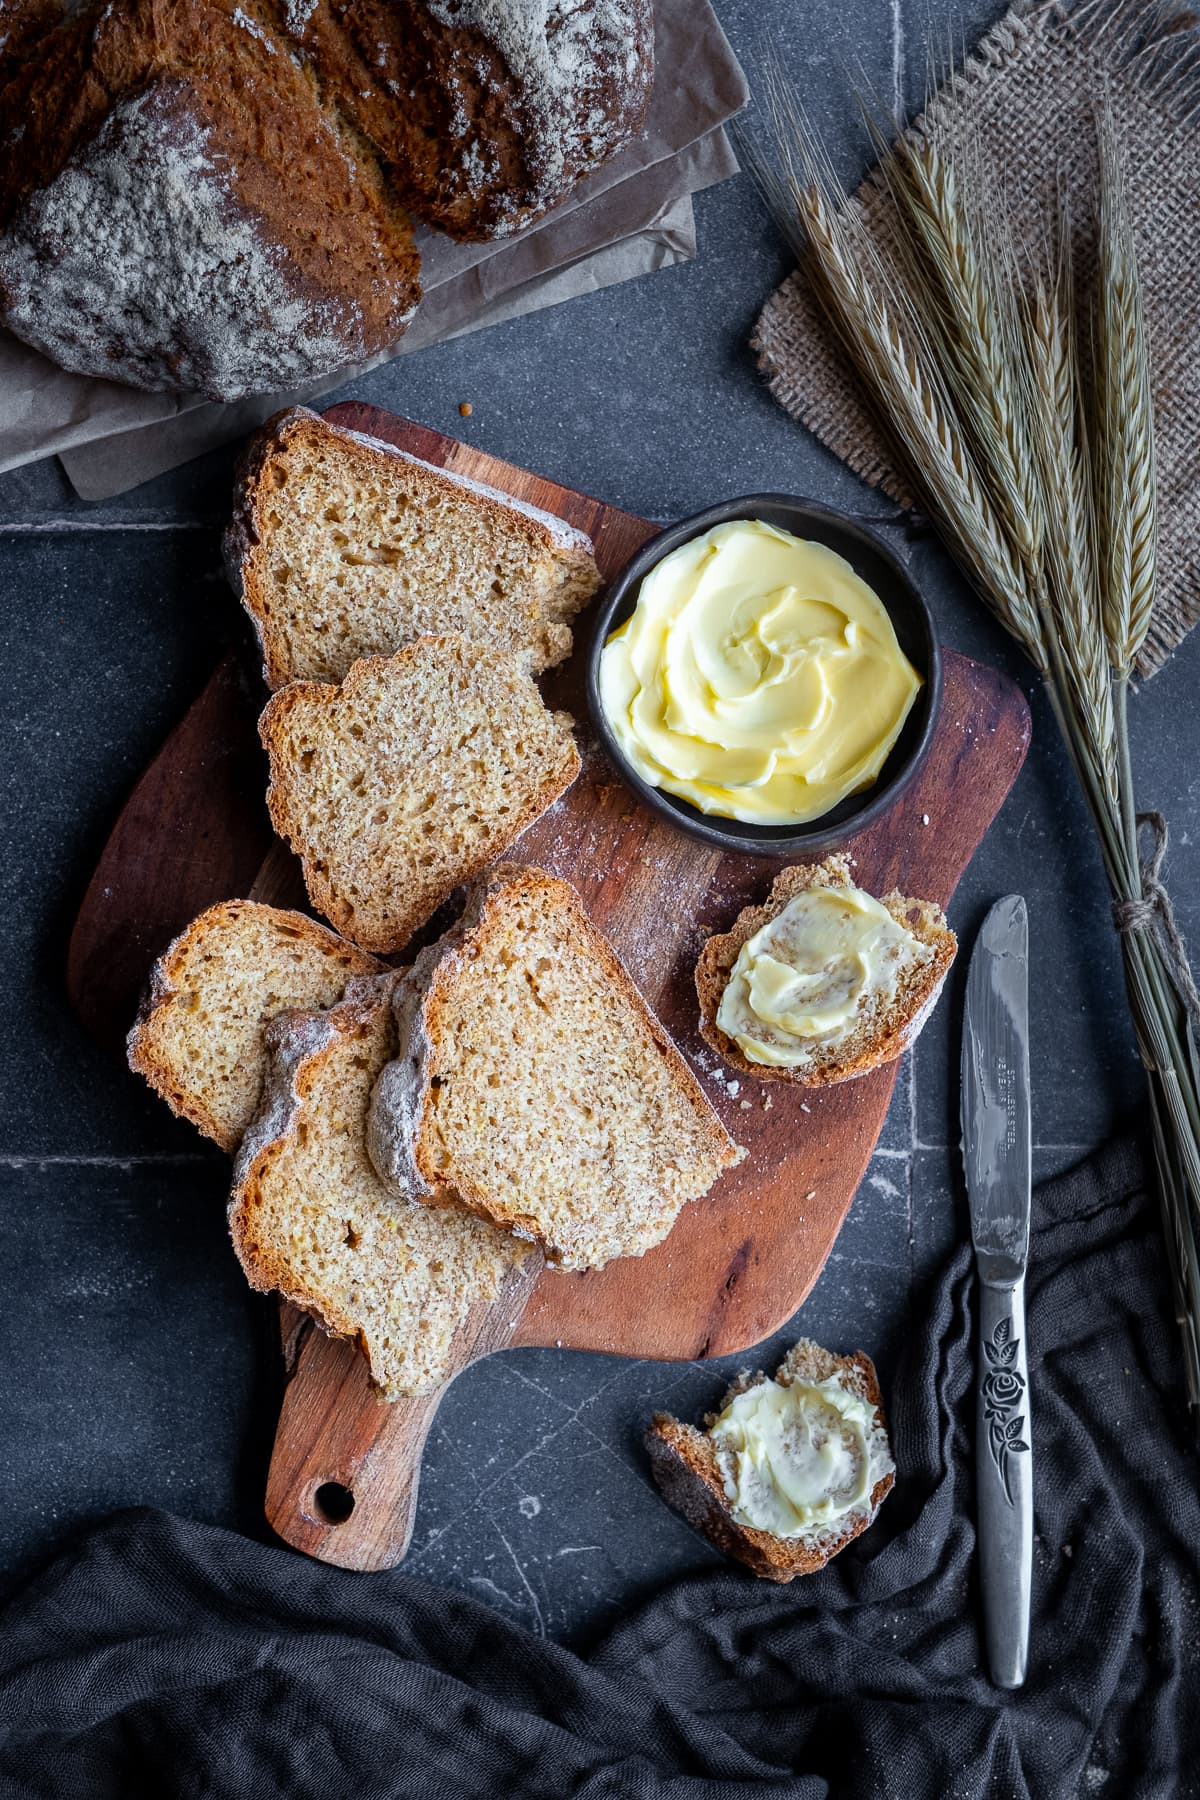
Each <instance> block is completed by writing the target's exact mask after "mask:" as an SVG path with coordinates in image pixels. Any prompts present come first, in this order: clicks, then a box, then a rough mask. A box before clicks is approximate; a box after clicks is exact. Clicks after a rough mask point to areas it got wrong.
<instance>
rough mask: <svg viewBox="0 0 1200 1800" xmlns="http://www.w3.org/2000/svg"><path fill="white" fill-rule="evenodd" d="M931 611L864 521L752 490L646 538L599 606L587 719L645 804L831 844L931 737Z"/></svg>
mask: <svg viewBox="0 0 1200 1800" xmlns="http://www.w3.org/2000/svg"><path fill="white" fill-rule="evenodd" d="M940 696H941V657H940V653H939V650H938V645H937V640H936V636H935V633H934V630H933V622H932V619H931V617H930V615H929V611H928V608H927V607H926V605H925V602H924V600H923V599H922V597H921V595H920V594H919V592H918V590H917V589H916V587H915V585H914V584H913V582H912V580H911V578H910V576H909V575H908V573H907V571H906V570H905V568H904V566H903V564H902V563H901V562H900V561H899V559H898V558H896V557H895V556H894V555H893V554H892V552H891V551H890V550H889V549H888V548H887V546H886V545H884V544H883V543H882V542H881V541H880V540H879V539H878V538H876V537H875V535H874V534H873V533H871V532H869V531H867V530H866V529H865V528H864V527H862V526H861V525H859V524H858V523H857V522H856V521H854V520H850V519H846V518H843V517H841V516H840V515H838V514H836V513H834V512H831V511H830V510H829V509H828V508H825V507H821V506H818V505H816V504H815V503H814V502H811V501H806V500H799V499H792V498H790V497H788V496H786V495H771V494H767V495H754V496H750V497H748V498H746V499H742V500H734V501H730V502H727V503H726V504H724V505H722V506H718V507H714V508H712V509H711V510H710V511H708V512H705V513H702V514H700V515H698V516H697V517H695V518H692V519H688V520H684V521H683V522H682V523H681V524H679V525H676V526H673V527H672V528H671V529H670V530H668V531H666V532H663V533H662V535H661V536H659V537H657V538H655V539H653V540H652V541H651V542H650V543H649V544H647V545H645V546H644V547H643V549H642V550H641V551H639V552H638V554H637V555H636V556H635V557H634V558H633V560H632V561H631V562H630V564H629V565H628V567H627V568H626V569H625V571H624V572H623V573H622V575H621V576H620V577H619V578H618V580H617V581H616V583H615V584H614V585H613V587H612V588H611V589H610V590H609V594H608V596H607V599H606V601H605V603H604V604H603V606H602V608H601V614H600V618H599V621H598V624H597V630H596V637H595V641H594V643H593V647H592V660H591V666H590V698H591V705H592V712H593V716H594V718H595V722H596V726H597V729H598V731H599V732H600V735H601V738H602V740H603V741H604V743H605V745H606V747H607V748H608V750H609V753H610V754H611V755H612V757H613V759H614V761H615V762H616V763H617V766H618V768H619V769H620V770H621V772H622V773H623V775H624V776H625V778H626V779H627V780H628V781H629V782H630V783H631V784H632V785H633V787H634V788H635V789H636V790H637V791H638V792H639V793H640V794H641V796H642V798H643V799H645V800H646V801H647V802H648V804H650V805H651V806H653V807H654V808H655V809H656V810H658V811H659V812H662V813H665V814H666V815H667V816H668V817H670V818H671V819H672V820H673V821H674V822H675V823H676V824H678V825H680V826H682V827H683V828H684V829H685V830H688V831H690V832H692V833H693V834H694V835H696V836H698V837H701V838H703V839H705V840H706V841H708V842H710V843H715V844H719V845H721V846H722V847H723V848H728V849H743V850H745V849H749V850H751V851H754V852H756V853H758V854H778V855H789V854H791V853H793V852H795V851H798V850H804V851H808V852H812V851H818V850H821V849H823V848H828V847H829V846H830V845H832V844H834V843H836V842H839V841H841V840H842V839H844V838H845V837H846V836H847V835H848V834H849V833H850V832H851V831H855V830H858V829H861V827H862V826H864V825H866V824H868V823H870V821H871V819H873V818H875V817H877V816H879V814H880V813H881V812H882V811H884V810H885V809H886V808H887V807H888V806H890V805H891V804H892V803H893V801H894V800H895V799H896V797H897V796H898V794H899V793H900V791H901V790H902V789H903V788H904V787H905V786H907V784H908V782H909V781H911V779H912V777H913V775H914V774H915V773H916V771H917V769H918V768H919V767H920V765H921V763H922V762H923V760H924V758H925V756H926V754H927V752H928V749H929V746H930V743H931V741H932V736H933V730H934V725H935V723H936V716H937V708H938V703H939V700H940Z"/></svg>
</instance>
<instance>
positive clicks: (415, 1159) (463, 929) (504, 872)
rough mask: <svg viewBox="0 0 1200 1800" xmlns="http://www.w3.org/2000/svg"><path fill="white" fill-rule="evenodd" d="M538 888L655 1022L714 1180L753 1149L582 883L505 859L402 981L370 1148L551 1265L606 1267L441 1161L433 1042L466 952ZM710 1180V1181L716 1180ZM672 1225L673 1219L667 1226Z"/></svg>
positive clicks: (426, 1195)
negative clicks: (718, 1107)
mask: <svg viewBox="0 0 1200 1800" xmlns="http://www.w3.org/2000/svg"><path fill="white" fill-rule="evenodd" d="M537 895H542V896H545V897H546V898H547V899H548V900H549V901H550V902H551V904H552V905H553V906H554V907H556V908H562V907H565V908H567V909H569V911H570V914H571V916H572V919H573V922H574V923H575V924H576V925H577V926H578V927H579V928H581V930H582V932H583V934H584V936H585V938H586V941H587V943H588V946H589V949H590V951H591V953H592V954H593V955H594V956H595V958H596V960H597V961H598V962H599V964H600V966H601V968H602V969H603V971H604V974H605V976H606V978H607V980H608V981H609V982H610V983H611V984H612V986H613V988H615V989H616V990H617V992H618V993H619V994H620V995H621V997H622V999H623V1000H624V1002H625V1003H626V1005H627V1006H628V1007H629V1008H630V1009H631V1010H632V1011H633V1012H634V1013H635V1014H636V1016H637V1017H638V1018H639V1019H640V1020H641V1021H642V1022H643V1024H644V1025H645V1026H646V1028H647V1029H648V1031H649V1034H650V1036H651V1039H652V1041H653V1044H654V1047H655V1049H656V1051H657V1052H658V1054H659V1055H660V1056H661V1057H662V1059H663V1061H664V1062H665V1063H666V1065H667V1068H668V1070H669V1072H670V1076H671V1078H672V1081H673V1083H674V1084H675V1086H676V1089H677V1091H679V1092H681V1093H682V1094H684V1095H686V1097H687V1099H688V1101H689V1102H690V1104H691V1108H692V1111H693V1114H694V1117H695V1121H696V1124H697V1125H698V1127H699V1128H700V1134H701V1139H702V1143H703V1148H704V1153H705V1156H706V1158H707V1159H708V1160H710V1161H711V1162H712V1164H714V1165H715V1167H714V1170H713V1174H712V1177H711V1180H715V1179H716V1176H717V1175H719V1174H720V1173H721V1172H722V1171H723V1170H724V1169H727V1168H731V1167H733V1166H734V1165H735V1164H737V1163H739V1162H741V1161H742V1159H743V1158H744V1156H745V1151H744V1150H742V1149H741V1147H740V1146H739V1145H737V1144H735V1143H734V1141H733V1139H732V1138H731V1137H730V1136H729V1133H728V1132H727V1131H726V1130H725V1127H724V1126H723V1125H722V1123H721V1121H720V1119H719V1118H718V1117H717V1115H716V1113H715V1112H714V1111H713V1109H712V1107H711V1105H710V1104H709V1101H708V1098H707V1096H706V1095H705V1094H704V1092H703V1091H702V1089H701V1088H700V1086H699V1083H698V1082H697V1081H696V1079H695V1077H694V1076H693V1074H692V1072H691V1070H690V1069H689V1067H688V1065H687V1063H686V1062H685V1061H684V1059H683V1057H682V1056H681V1055H680V1053H679V1051H678V1050H677V1049H676V1047H675V1045H674V1044H673V1043H672V1041H671V1039H670V1037H669V1036H668V1035H667V1033H666V1031H665V1030H664V1028H663V1026H662V1025H661V1024H660V1022H659V1020H658V1019H657V1018H656V1017H655V1015H654V1013H653V1012H652V1011H651V1010H650V1008H649V1007H648V1006H647V1004H646V1002H645V1000H644V999H643V998H642V995H641V994H640V992H639V991H638V989H637V987H636V986H635V985H634V983H633V981H632V980H631V978H630V976H629V975H628V973H627V972H626V970H625V968H624V966H623V965H622V963H621V962H620V960H619V958H618V957H617V955H616V953H615V951H614V950H613V949H612V946H611V945H610V944H609V943H608V941H607V939H605V937H604V936H603V934H602V933H600V932H599V931H597V930H596V928H595V926H593V925H592V923H591V921H590V920H589V919H588V917H587V914H586V913H585V912H584V910H583V906H582V903H581V902H580V899H579V895H578V893H577V892H576V890H575V889H574V888H573V887H572V886H571V884H570V883H569V882H566V881H562V880H560V879H559V878H558V877H556V876H553V875H548V874H547V873H546V872H545V871H544V870H542V869H537V868H532V867H529V866H527V865H523V864H519V863H502V864H500V865H499V866H498V867H497V868H495V869H493V870H491V871H490V872H489V873H488V874H487V875H485V876H484V877H483V878H482V879H481V880H480V881H478V882H477V883H476V884H475V886H474V887H473V888H472V889H471V891H470V892H469V894H468V898H467V903H466V906H465V908H464V910H463V913H462V915H461V917H460V918H459V920H458V922H457V923H456V924H455V925H454V926H452V927H451V929H450V930H449V931H448V932H447V933H446V934H445V935H444V936H443V937H442V938H440V939H439V940H438V942H437V943H435V944H431V945H429V946H428V947H427V948H426V949H425V950H423V951H422V952H421V953H420V954H419V955H418V957H417V958H416V960H415V962H414V963H413V965H412V967H411V969H409V970H408V971H407V972H406V973H405V975H404V977H403V979H402V980H401V981H400V982H399V983H398V985H397V987H396V989H395V993H394V997H393V1002H392V1006H393V1013H394V1016H395V1019H396V1027H397V1045H398V1055H397V1057H396V1059H395V1060H394V1061H393V1062H391V1063H389V1064H388V1065H387V1067H386V1068H385V1069H384V1070H383V1072H382V1074H381V1075H380V1077H379V1080H378V1082H377V1084H376V1087H375V1094H374V1097H373V1100H372V1103H371V1112H370V1117H369V1121H368V1129H367V1147H368V1151H369V1153H370V1156H371V1160H372V1162H373V1163H374V1165H375V1168H376V1171H377V1173H378V1174H379V1177H380V1179H381V1181H383V1183H384V1185H385V1186H386V1187H388V1188H389V1189H390V1190H391V1191H393V1192H394V1193H396V1194H398V1195H401V1196H403V1197H404V1198H406V1199H409V1200H413V1201H419V1202H424V1203H425V1204H427V1205H434V1206H461V1207H465V1208H467V1209H468V1210H469V1211H471V1212H474V1213H477V1214H479V1216H480V1217H483V1218H487V1219H490V1220H492V1221H493V1223H495V1224H496V1225H499V1226H502V1227H504V1228H505V1229H507V1230H509V1231H512V1232H515V1233H516V1234H517V1235H518V1236H522V1237H528V1238H530V1239H532V1240H533V1241H535V1242H537V1243H539V1244H540V1246H541V1248H542V1250H543V1252H544V1254H545V1256H546V1258H547V1261H548V1262H550V1263H551V1264H552V1265H557V1266H559V1267H562V1268H594V1267H602V1266H603V1263H604V1261H605V1260H606V1257H604V1256H601V1257H599V1258H598V1259H597V1258H590V1259H589V1258H588V1257H587V1256H581V1255H580V1253H579V1251H578V1250H575V1251H573V1252H570V1253H567V1252H565V1251H564V1250H563V1247H562V1246H560V1245H557V1244H555V1243H552V1242H549V1241H548V1240H547V1238H546V1235H545V1227H544V1225H543V1224H542V1223H541V1221H539V1219H538V1218H536V1217H535V1216H533V1215H531V1214H530V1213H528V1212H526V1211H524V1210H523V1209H522V1208H521V1206H520V1205H519V1204H517V1203H515V1202H514V1203H513V1204H505V1203H504V1202H503V1200H502V1198H501V1196H500V1195H499V1194H498V1193H497V1192H495V1191H492V1190H490V1189H485V1188H483V1187H481V1186H479V1185H478V1184H477V1183H474V1182H472V1180H471V1179H470V1177H469V1176H468V1175H467V1173H466V1171H464V1170H462V1169H459V1168H456V1169H455V1170H453V1171H451V1172H449V1173H444V1172H443V1171H442V1170H441V1168H440V1167H439V1155H438V1152H437V1149H436V1146H435V1143H434V1131H433V1128H432V1120H431V1114H430V1107H429V1098H430V1094H431V1092H432V1090H433V1088H434V1086H435V1085H436V1084H437V1083H438V1081H439V1080H440V1074H439V1070H438V1067H437V1054H436V1051H435V1048H434V1046H435V1043H436V1042H437V1038H438V1026H439V1021H440V1017H441V1014H442V1011H443V1010H444V1008H445V1006H446V1003H447V996H448V994H449V992H450V991H451V990H452V988H453V984H454V981H455V978H456V975H457V973H458V970H459V968H460V967H461V964H462V958H463V955H464V952H465V951H467V950H468V949H469V948H470V940H471V939H472V938H475V939H480V938H482V937H483V936H484V934H485V933H486V932H487V930H488V928H489V925H490V924H492V923H493V922H500V921H502V919H503V914H504V908H505V904H506V902H509V901H511V900H512V899H513V898H514V897H528V896H537ZM499 1048H500V1047H499V1046H498V1049H499ZM551 1104H552V1101H551ZM711 1180H710V1181H709V1183H708V1184H707V1185H709V1186H711ZM680 1204H681V1205H682V1204H683V1202H681V1203H680ZM672 1222H673V1220H672ZM669 1229H670V1225H669V1223H668V1224H667V1226H666V1230H669ZM665 1234H666V1231H665V1230H664V1231H662V1232H660V1233H659V1234H658V1236H657V1237H655V1238H653V1240H652V1242H659V1241H661V1238H662V1237H663V1236H665ZM650 1247H651V1241H643V1242H639V1244H638V1247H637V1248H636V1249H634V1248H632V1247H630V1248H629V1249H626V1250H625V1251H623V1252H622V1254H627V1255H641V1254H642V1253H643V1252H644V1251H645V1250H646V1249H649V1248H650ZM609 1254H610V1255H611V1254H613V1253H612V1252H609Z"/></svg>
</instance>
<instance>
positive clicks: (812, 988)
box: [696, 856, 958, 1087]
mask: <svg viewBox="0 0 1200 1800" xmlns="http://www.w3.org/2000/svg"><path fill="white" fill-rule="evenodd" d="M957 947H958V945H957V939H956V938H955V936H954V933H953V932H952V931H951V930H950V928H949V926H948V925H947V924H946V920H945V916H944V914H943V913H942V910H941V908H940V907H938V906H935V905H934V904H933V903H932V902H930V901H926V900H914V899H911V898H906V897H905V896H903V895H901V894H897V893H892V894H887V895H885V896H884V898H883V899H882V900H877V899H876V898H875V897H874V896H873V895H871V894H868V893H866V892H865V891H864V890H863V889H862V888H860V887H857V886H856V885H855V884H854V882H853V880H852V878H851V873H850V864H849V862H848V860H847V859H846V858H845V857H843V856H833V857H829V858H827V860H826V861H825V862H823V863H821V864H819V865H817V866H815V867H800V868H793V869H784V870H783V871H782V873H781V874H780V875H779V876H778V877H777V878H776V881H775V884H774V886H773V887H772V889H771V893H770V896H769V898H768V900H767V902H766V904H765V905H764V906H758V907H748V908H747V909H746V910H745V911H744V912H743V913H742V914H741V915H740V916H739V918H738V919H737V921H736V923H735V924H734V926H733V929H732V930H731V931H729V932H725V933H723V934H721V935H720V936H717V937H713V938H710V939H709V941H708V943H707V944H706V945H705V947H704V950H703V952H702V953H701V957H700V961H699V963H698V964H697V967H696V991H697V994H698V995H699V999H700V1012H701V1030H702V1032H703V1033H704V1036H705V1038H706V1039H707V1040H708V1042H709V1043H710V1044H712V1046H713V1047H714V1049H716V1050H719V1051H720V1053H721V1055H722V1056H724V1057H725V1058H726V1060H727V1061H729V1062H731V1063H733V1064H734V1065H735V1066H736V1067H738V1068H741V1069H744V1070H745V1071H746V1072H747V1073H748V1074H752V1075H757V1076H759V1077H760V1078H762V1079H764V1080H771V1079H775V1080H791V1081H796V1082H799V1083H801V1084H803V1085H805V1086H809V1087H821V1086H825V1085H827V1084H829V1083H832V1082H837V1081H846V1080H849V1079H850V1078H851V1077H853V1076H856V1075H864V1074H866V1073H867V1071H868V1070H870V1069H875V1068H878V1067H879V1066H880V1065H881V1064H883V1063H887V1062H894V1061H895V1059H896V1058H897V1057H898V1056H900V1055H902V1054H903V1052H904V1051H905V1050H906V1049H907V1048H908V1046H909V1045H910V1044H911V1043H912V1042H913V1040H914V1039H915V1038H916V1036H917V1033H918V1032H919V1031H920V1029H921V1026H922V1025H923V1024H924V1022H925V1020H926V1018H927V1017H928V1015H929V1013H930V1011H931V1009H932V1007H933V1004H934V1002H935V1000H936V999H937V996H938V993H939V991H940V989H941V985H942V982H943V981H944V980H945V977H946V973H947V971H948V969H949V967H950V964H951V963H952V962H953V960H954V956H955V952H956V950H957Z"/></svg>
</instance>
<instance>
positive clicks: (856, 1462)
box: [709, 1374, 894, 1538]
mask: <svg viewBox="0 0 1200 1800" xmlns="http://www.w3.org/2000/svg"><path fill="white" fill-rule="evenodd" d="M709 1436H710V1437H711V1439H712V1441H713V1444H714V1446H715V1448H716V1453H717V1467H718V1468H719V1470H720V1472H721V1476H722V1478H723V1480H724V1484H725V1495H726V1498H727V1499H728V1501H729V1503H730V1508H731V1511H732V1514H733V1517H734V1519H735V1520H736V1521H737V1523H738V1524H739V1525H746V1526H749V1527H751V1528H752V1529H753V1530H756V1531H766V1532H770V1533H771V1534H772V1536H774V1537H780V1538H792V1537H801V1536H804V1535H805V1534H807V1533H812V1532H814V1531H818V1532H819V1531H824V1530H826V1529H828V1528H829V1527H830V1526H834V1525H837V1524H838V1522H839V1521H840V1520H842V1519H845V1518H847V1517H848V1516H849V1515H850V1514H852V1513H856V1512H858V1513H861V1512H864V1511H868V1510H870V1508H871V1495H872V1492H873V1490H874V1488H875V1485H876V1483H877V1482H878V1481H880V1480H881V1479H882V1477H883V1476H885V1475H889V1474H891V1473H892V1470H893V1468H894V1464H893V1462H892V1458H891V1454H890V1452H889V1450H888V1444H887V1438H886V1435H885V1434H884V1432H883V1431H882V1430H881V1429H880V1427H879V1423H878V1417H877V1414H876V1410H875V1408H874V1407H873V1406H872V1405H871V1403H870V1401H869V1400H867V1399H866V1398H865V1397H864V1396H863V1395H862V1394H861V1393H856V1392H854V1391H853V1390H852V1389H850V1388H848V1387H846V1386H845V1385H844V1384H843V1382H842V1380H841V1379H840V1376H839V1375H838V1374H833V1375H830V1376H828V1377H827V1378H826V1379H825V1380H823V1381H812V1380H810V1381H803V1380H793V1381H790V1382H788V1383H787V1384H786V1385H784V1384H781V1383H780V1382H778V1381H771V1380H764V1381H760V1382H756V1383H755V1384H754V1385H753V1386H752V1387H748V1388H744V1389H743V1390H742V1391H741V1392H740V1393H738V1394H735V1395H734V1397H733V1398H732V1400H730V1402H729V1404H728V1405H727V1406H726V1407H725V1410H724V1411H723V1412H722V1413H720V1414H719V1415H718V1417H717V1418H716V1419H715V1420H714V1421H713V1423H712V1425H711V1426H710V1428H709Z"/></svg>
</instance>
